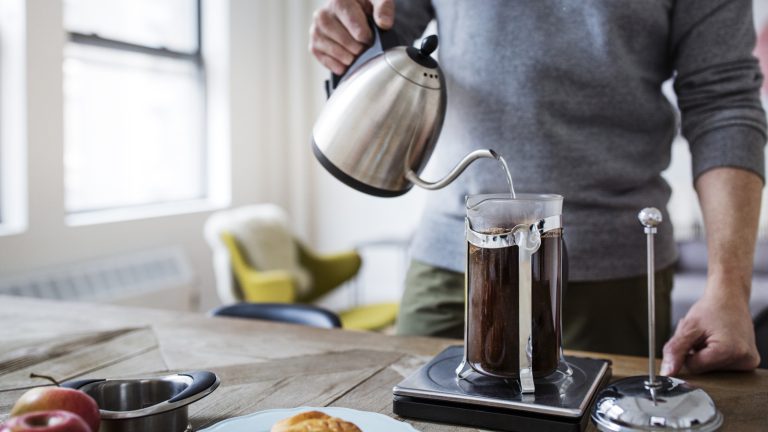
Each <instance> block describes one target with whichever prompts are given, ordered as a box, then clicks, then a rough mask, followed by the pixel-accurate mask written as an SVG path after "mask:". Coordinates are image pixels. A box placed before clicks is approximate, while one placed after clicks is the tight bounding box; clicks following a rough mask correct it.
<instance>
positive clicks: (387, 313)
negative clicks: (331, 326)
mask: <svg viewBox="0 0 768 432" xmlns="http://www.w3.org/2000/svg"><path fill="white" fill-rule="evenodd" d="M397 310H398V304H397V303H376V304H371V305H366V306H360V307H356V308H353V309H350V310H348V311H344V312H341V313H340V314H339V318H341V325H342V327H343V328H344V329H346V330H381V329H383V328H385V327H387V326H389V325H392V324H394V322H395V318H396V317H397Z"/></svg>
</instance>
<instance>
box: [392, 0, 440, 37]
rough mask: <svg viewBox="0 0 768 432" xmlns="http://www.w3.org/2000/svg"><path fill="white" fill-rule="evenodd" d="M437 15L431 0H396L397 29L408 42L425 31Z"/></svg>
mask: <svg viewBox="0 0 768 432" xmlns="http://www.w3.org/2000/svg"><path fill="white" fill-rule="evenodd" d="M434 17H435V11H434V9H433V8H432V2H431V1H430V0H397V1H396V2H395V31H396V32H397V34H398V35H399V36H400V37H401V38H402V40H403V41H404V42H406V43H408V44H411V43H412V42H413V41H414V40H416V38H418V37H419V36H421V35H422V33H424V29H426V28H427V25H428V24H429V22H430V21H432V19H433V18H434Z"/></svg>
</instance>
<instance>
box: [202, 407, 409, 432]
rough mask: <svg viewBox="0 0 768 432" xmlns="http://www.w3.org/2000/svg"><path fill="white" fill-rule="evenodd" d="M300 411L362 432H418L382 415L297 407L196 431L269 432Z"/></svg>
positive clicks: (250, 416) (335, 409) (276, 410)
mask: <svg viewBox="0 0 768 432" xmlns="http://www.w3.org/2000/svg"><path fill="white" fill-rule="evenodd" d="M304 411H321V412H324V413H326V414H328V415H329V416H333V417H338V418H340V419H344V420H346V421H348V422H352V423H354V424H356V425H357V427H359V428H360V430H361V431H363V432H418V431H417V430H416V429H414V428H413V426H411V425H409V424H408V423H405V422H401V421H397V420H395V419H393V418H391V417H387V416H385V415H384V414H379V413H375V412H369V411H358V410H353V409H350V408H339V407H323V408H315V407H299V408H290V409H273V410H266V411H259V412H255V413H253V414H248V415H244V416H240V417H234V418H231V419H227V420H224V421H221V422H219V423H216V424H215V425H213V426H211V427H208V428H205V429H203V430H201V431H200V432H269V430H270V429H271V428H272V425H273V424H275V423H277V422H279V421H280V420H282V419H284V418H288V417H291V416H294V415H296V414H298V413H300V412H304Z"/></svg>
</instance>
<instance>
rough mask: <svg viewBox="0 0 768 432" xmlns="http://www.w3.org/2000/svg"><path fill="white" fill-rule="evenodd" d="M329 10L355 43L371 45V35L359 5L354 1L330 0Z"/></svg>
mask: <svg viewBox="0 0 768 432" xmlns="http://www.w3.org/2000/svg"><path fill="white" fill-rule="evenodd" d="M330 8H331V11H332V12H333V13H334V14H335V15H336V16H337V17H338V19H339V21H341V23H342V24H343V25H344V27H345V28H346V29H347V31H348V32H349V34H350V35H352V37H353V38H354V39H355V40H356V41H358V42H360V43H363V44H366V45H367V44H369V43H371V40H372V39H373V34H372V33H371V28H370V27H369V26H368V18H366V15H365V11H364V10H363V7H362V6H361V5H360V3H358V2H357V1H356V0H332V1H331V3H330Z"/></svg>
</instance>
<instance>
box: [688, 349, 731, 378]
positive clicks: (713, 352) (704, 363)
mask: <svg viewBox="0 0 768 432" xmlns="http://www.w3.org/2000/svg"><path fill="white" fill-rule="evenodd" d="M719 348H720V347H719V345H718V344H710V345H707V346H706V347H705V348H703V349H701V350H699V351H696V352H694V353H693V354H691V355H690V356H689V357H688V358H686V359H685V367H686V368H687V369H688V371H690V372H691V373H695V374H698V373H703V372H709V371H711V370H716V369H722V368H723V367H724V366H726V365H727V364H728V363H729V358H728V357H729V354H728V353H727V352H722V350H720V349H719Z"/></svg>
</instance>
